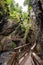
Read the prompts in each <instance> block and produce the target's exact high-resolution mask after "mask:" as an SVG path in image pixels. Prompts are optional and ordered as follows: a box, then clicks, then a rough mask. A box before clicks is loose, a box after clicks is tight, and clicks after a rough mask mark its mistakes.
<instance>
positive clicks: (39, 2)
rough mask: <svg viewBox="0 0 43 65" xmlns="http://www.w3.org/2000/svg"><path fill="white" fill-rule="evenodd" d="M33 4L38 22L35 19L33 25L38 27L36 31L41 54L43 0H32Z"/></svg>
mask: <svg viewBox="0 0 43 65" xmlns="http://www.w3.org/2000/svg"><path fill="white" fill-rule="evenodd" d="M31 6H32V7H33V11H34V13H35V16H36V22H35V20H34V21H33V27H34V28H35V27H36V26H37V27H36V28H38V30H37V29H36V30H37V31H36V30H35V29H34V31H36V35H37V39H36V40H37V43H39V44H40V46H41V50H40V54H41V55H43V0H31Z"/></svg>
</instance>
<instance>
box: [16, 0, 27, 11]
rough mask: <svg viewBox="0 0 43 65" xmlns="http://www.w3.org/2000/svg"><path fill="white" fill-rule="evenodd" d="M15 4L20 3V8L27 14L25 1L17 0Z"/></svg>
mask: <svg viewBox="0 0 43 65" xmlns="http://www.w3.org/2000/svg"><path fill="white" fill-rule="evenodd" d="M15 2H16V3H18V4H19V6H22V10H23V12H24V11H25V12H26V11H27V6H24V5H23V3H24V0H15Z"/></svg>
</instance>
